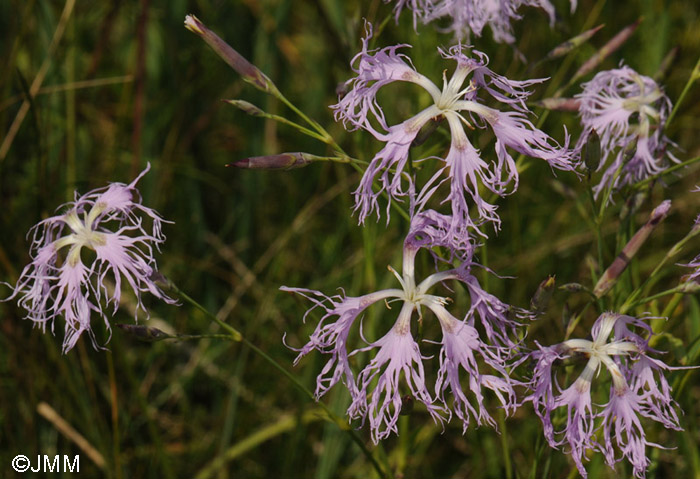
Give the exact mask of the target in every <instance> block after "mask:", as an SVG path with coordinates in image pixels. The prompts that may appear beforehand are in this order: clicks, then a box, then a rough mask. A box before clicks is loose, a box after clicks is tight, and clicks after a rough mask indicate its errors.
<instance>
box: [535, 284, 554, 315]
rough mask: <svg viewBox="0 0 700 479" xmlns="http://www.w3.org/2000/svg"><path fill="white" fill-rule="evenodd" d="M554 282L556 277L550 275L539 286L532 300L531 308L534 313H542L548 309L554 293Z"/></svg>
mask: <svg viewBox="0 0 700 479" xmlns="http://www.w3.org/2000/svg"><path fill="white" fill-rule="evenodd" d="M554 284H555V277H554V276H549V277H548V278H547V279H545V280H544V281H542V282H541V283H540V285H539V286H538V287H537V291H535V294H534V295H533V296H532V299H531V300H530V309H532V312H533V313H535V314H542V313H544V311H545V309H547V305H548V304H549V300H550V299H552V293H554Z"/></svg>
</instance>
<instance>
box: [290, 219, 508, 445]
mask: <svg viewBox="0 0 700 479" xmlns="http://www.w3.org/2000/svg"><path fill="white" fill-rule="evenodd" d="M449 224H450V220H449V218H447V217H445V216H444V215H440V214H438V213H436V212H434V211H430V210H429V211H424V212H421V213H419V214H417V215H416V216H415V217H414V220H413V222H412V228H411V231H410V233H409V235H408V237H407V239H406V241H405V242H404V249H403V253H404V254H403V271H402V274H399V273H398V272H396V271H395V270H394V269H393V268H390V270H391V271H392V273H394V275H395V276H396V278H397V280H398V281H399V283H400V285H401V288H400V289H387V290H382V291H377V292H374V293H370V294H367V295H364V296H360V297H348V296H345V295H344V294H341V295H338V296H333V297H328V296H326V295H324V294H323V293H321V292H319V291H313V290H309V289H301V288H288V287H286V286H283V287H282V288H280V289H282V290H283V291H290V292H294V293H298V294H301V295H303V296H305V297H306V298H308V299H310V300H311V301H313V302H314V306H313V307H312V308H311V309H310V310H309V311H307V313H306V315H305V316H304V318H306V317H307V316H308V315H309V313H310V312H311V311H313V310H314V309H315V308H321V310H322V311H323V312H324V315H323V317H322V318H321V320H320V322H319V324H318V326H317V327H316V330H315V331H314V333H313V334H312V335H311V338H310V340H309V342H308V343H307V344H305V345H304V346H303V347H302V348H300V349H297V350H296V351H298V352H299V355H298V356H297V358H296V360H295V364H296V363H297V362H299V360H300V359H301V358H302V357H304V356H305V355H307V354H308V353H310V352H311V351H313V350H317V351H319V352H321V353H324V354H327V355H329V356H330V359H329V360H328V362H327V363H326V364H325V366H324V367H323V370H322V371H321V374H320V375H319V376H318V378H317V381H316V396H317V398H320V397H321V396H322V395H323V394H325V393H326V392H327V391H328V390H329V389H330V388H331V387H333V386H334V385H335V384H337V383H338V382H339V381H343V382H344V383H345V385H346V386H347V388H348V390H349V392H350V395H351V398H352V403H351V404H350V407H349V408H348V416H349V417H350V418H351V419H360V420H361V421H362V422H364V420H365V419H367V418H369V423H370V429H371V434H372V439H373V441H374V442H375V443H376V442H378V441H379V440H381V439H384V438H386V437H387V436H389V434H391V433H392V432H397V421H398V418H399V414H400V413H401V408H402V404H403V397H402V394H401V387H400V384H401V383H404V384H405V385H406V388H407V391H410V394H411V396H412V398H413V399H415V400H417V401H419V402H421V403H423V404H424V405H425V407H426V408H427V410H428V412H429V413H430V415H431V416H432V417H433V419H434V420H435V421H436V422H437V421H440V422H442V421H443V420H444V416H445V414H447V415H448V416H449V415H451V412H450V411H449V409H448V406H447V402H448V400H447V397H446V395H445V392H447V391H449V392H451V393H452V396H453V398H454V406H453V409H454V411H455V414H456V415H457V416H458V417H459V418H460V419H461V420H462V421H463V424H464V428H465V429H466V427H467V426H468V424H469V421H470V418H471V417H474V418H475V420H476V422H477V424H482V423H486V424H490V425H493V426H495V422H494V421H493V419H492V418H491V416H490V415H489V414H488V412H487V411H486V408H485V405H484V394H483V391H484V389H488V390H491V391H493V392H494V393H495V395H496V397H497V398H498V399H499V401H500V402H501V404H502V406H503V407H505V408H506V410H507V411H508V412H512V411H513V410H514V408H515V406H516V403H517V401H516V398H515V392H514V386H515V385H516V384H517V383H516V382H515V381H513V380H511V379H510V378H509V376H508V372H507V370H506V361H507V360H508V359H510V355H512V354H513V353H514V352H515V350H516V349H517V347H518V345H517V342H516V341H515V340H514V339H513V338H514V337H516V335H515V329H516V327H517V326H518V325H519V324H518V323H517V322H516V321H515V320H514V319H512V318H511V317H510V316H511V314H509V313H512V315H513V316H518V315H521V316H522V312H521V311H518V310H514V309H511V308H509V307H508V306H507V305H505V304H503V303H502V302H501V301H499V300H498V299H497V298H495V297H494V296H492V295H489V294H488V293H486V292H485V291H484V290H483V289H481V287H480V286H479V283H478V281H477V280H476V278H475V277H474V276H473V275H471V272H470V269H471V267H472V265H473V264H472V262H471V251H472V248H473V247H472V246H471V245H470V244H469V245H465V244H464V243H461V242H463V241H464V240H463V239H460V238H457V237H455V236H452V235H450V234H449V233H448V232H446V230H445V228H444V227H445V226H447V225H449ZM456 242H457V243H456ZM433 246H442V247H446V248H454V247H455V246H461V247H462V248H464V249H462V250H460V251H458V252H457V253H456V254H457V255H459V257H461V258H464V259H467V258H468V261H465V262H464V263H462V265H461V266H459V267H458V268H453V269H450V270H447V271H442V272H436V273H434V274H432V275H430V276H428V277H427V278H425V279H424V280H423V281H421V282H418V281H417V279H416V274H415V268H414V260H415V257H416V254H417V253H418V251H419V250H420V249H422V248H431V247H433ZM448 280H457V281H460V282H462V283H463V284H464V285H465V286H466V288H467V290H468V291H469V294H470V296H471V308H470V310H469V312H468V313H467V315H466V318H465V319H464V320H458V319H456V318H455V317H454V316H453V315H452V314H451V313H450V312H448V311H447V309H446V308H445V306H446V304H447V303H448V302H449V299H448V298H445V297H441V296H435V295H433V294H430V293H429V291H430V290H431V289H432V288H433V287H434V286H436V285H437V284H439V283H442V282H445V281H448ZM381 301H384V302H386V304H387V306H388V305H389V303H391V302H395V301H401V302H402V303H403V305H402V306H401V308H400V311H399V313H398V317H397V319H396V321H395V323H394V325H393V326H392V327H391V329H389V331H388V332H387V333H386V334H385V335H384V336H383V337H381V338H380V339H378V340H377V341H374V342H371V343H369V345H368V346H367V347H364V348H360V349H356V350H354V351H352V352H348V351H349V348H348V337H349V334H350V331H351V329H352V327H353V325H354V324H355V322H356V321H357V319H358V318H359V317H360V316H361V315H362V314H363V313H364V311H365V310H366V309H367V308H368V307H369V306H370V305H372V304H375V303H378V302H381ZM423 307H425V308H427V309H429V310H430V311H432V312H433V313H434V314H435V316H436V317H437V318H438V321H439V323H440V326H441V329H442V332H443V338H442V342H441V344H442V350H441V352H440V364H439V371H438V377H437V381H436V383H435V387H434V390H435V394H434V395H433V394H431V389H432V388H431V387H429V385H428V382H429V381H428V378H427V377H426V372H425V369H424V360H426V359H427V358H426V357H424V356H423V355H422V354H421V351H420V347H419V345H418V343H416V341H415V339H414V337H413V334H412V333H411V327H412V324H413V321H414V313H416V312H418V313H419V317H420V316H421V309H422V308H423ZM392 309H393V308H392ZM477 317H478V318H479V321H480V324H481V325H482V327H483V328H484V331H485V334H486V337H485V338H484V337H482V335H480V333H479V332H478V331H477V329H476V324H475V323H476V319H477ZM360 351H376V354H375V356H374V358H373V359H372V360H371V361H370V362H369V364H367V365H366V366H364V367H363V368H362V369H361V370H360V372H359V373H358V374H357V375H356V374H355V373H354V371H353V367H352V365H351V357H352V356H353V355H354V354H356V353H357V352H360ZM477 361H478V363H477ZM484 367H487V368H488V369H490V370H492V371H493V373H494V374H484V373H482V372H481V370H482V369H483V368H484ZM462 377H464V378H466V381H467V383H468V384H469V389H470V390H471V393H472V395H473V400H470V399H469V398H468V396H467V394H466V393H465V392H464V391H463V390H462V386H461V380H462Z"/></svg>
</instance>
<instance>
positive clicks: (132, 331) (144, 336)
mask: <svg viewBox="0 0 700 479" xmlns="http://www.w3.org/2000/svg"><path fill="white" fill-rule="evenodd" d="M117 327H118V328H119V329H121V330H122V331H124V332H125V333H126V334H128V335H129V336H131V337H133V338H135V339H138V340H139V341H144V342H147V343H154V342H156V341H161V340H163V339H168V338H171V337H172V336H170V335H169V334H168V333H165V332H163V331H161V330H160V329H158V328H152V327H150V326H144V325H141V324H117Z"/></svg>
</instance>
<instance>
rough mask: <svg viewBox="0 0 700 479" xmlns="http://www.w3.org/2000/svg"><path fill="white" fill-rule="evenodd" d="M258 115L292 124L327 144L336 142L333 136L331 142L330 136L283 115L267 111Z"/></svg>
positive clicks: (293, 126)
mask: <svg viewBox="0 0 700 479" xmlns="http://www.w3.org/2000/svg"><path fill="white" fill-rule="evenodd" d="M258 116H261V117H263V118H269V119H270V120H274V121H277V122H279V123H283V124H285V125H288V126H291V127H292V128H296V129H297V130H299V131H300V132H302V133H303V134H305V135H307V136H310V137H311V138H315V139H317V140H319V141H322V142H323V143H326V144H332V143H335V142H334V141H333V139H332V138H331V139H330V142H329V138H328V136H324V135H320V134H318V133H316V132H315V131H313V130H309V129H308V128H306V127H305V126H301V125H300V124H299V123H297V122H294V121H292V120H289V119H287V118H285V117H283V116H279V115H274V114H272V113H265V112H263V113H259V114H258Z"/></svg>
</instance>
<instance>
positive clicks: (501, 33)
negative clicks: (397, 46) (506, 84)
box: [387, 0, 577, 43]
mask: <svg viewBox="0 0 700 479" xmlns="http://www.w3.org/2000/svg"><path fill="white" fill-rule="evenodd" d="M387 1H388V0H387ZM395 3H396V6H395V8H394V12H395V14H396V17H397V20H398V16H399V14H400V13H401V10H403V8H404V7H408V8H409V9H410V10H411V11H412V12H413V22H414V24H415V23H417V22H418V21H420V22H421V23H425V24H427V23H431V22H434V21H439V22H442V21H443V20H444V23H445V24H446V25H447V27H446V28H445V31H447V32H452V33H454V36H455V37H456V38H457V40H459V41H462V40H467V41H469V38H470V36H471V34H474V35H475V36H477V37H481V35H482V32H483V29H484V27H486V26H487V25H488V26H489V27H490V28H491V31H492V33H493V39H494V40H495V41H497V42H504V43H514V42H515V37H514V36H513V28H512V26H511V22H512V21H514V20H520V18H521V17H522V16H521V15H520V14H519V13H518V10H520V8H521V7H523V6H529V7H536V8H541V9H543V10H544V11H545V12H546V13H547V15H548V16H549V19H550V23H552V24H553V23H554V17H555V12H554V6H553V5H552V3H551V2H550V1H549V0H397V1H396V2H395ZM576 3H577V1H576V0H572V1H571V11H572V12H573V11H574V10H575V9H576Z"/></svg>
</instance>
